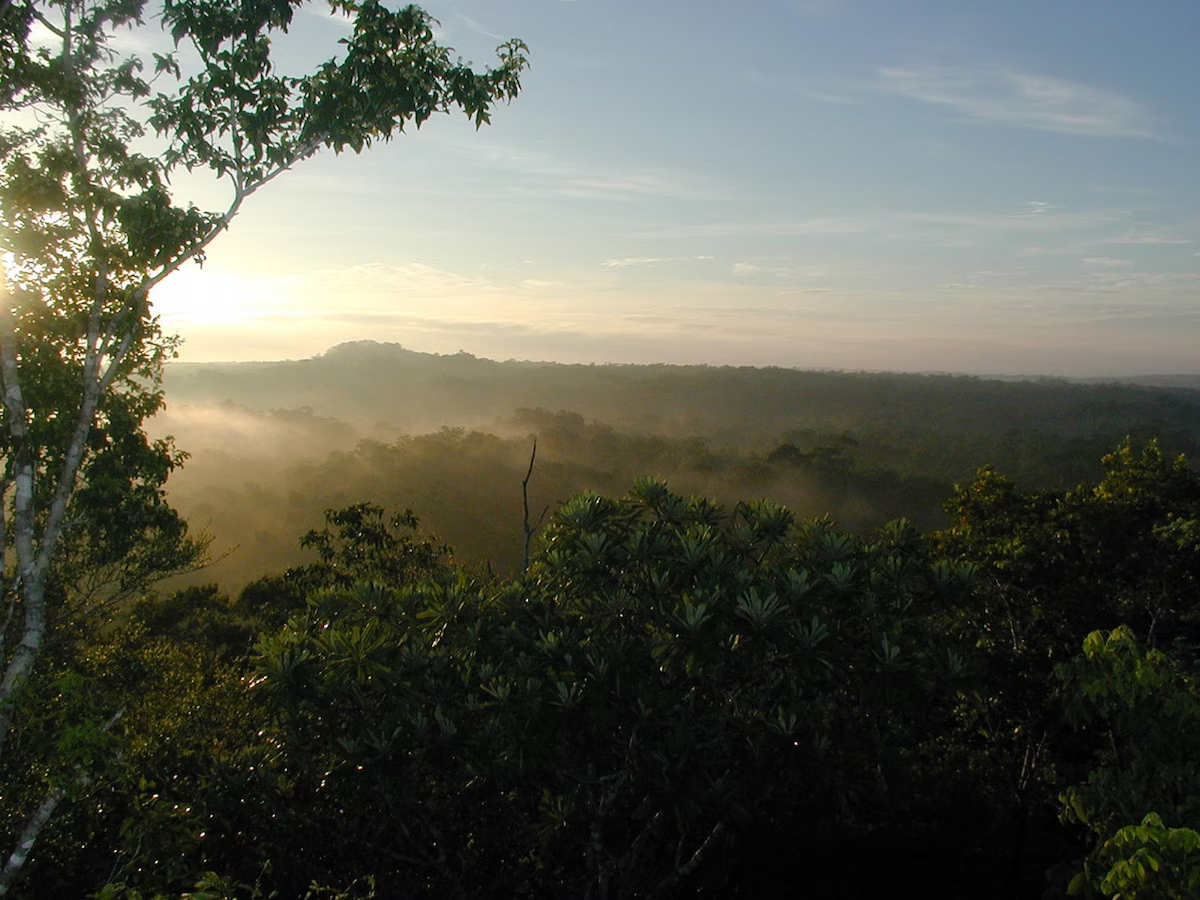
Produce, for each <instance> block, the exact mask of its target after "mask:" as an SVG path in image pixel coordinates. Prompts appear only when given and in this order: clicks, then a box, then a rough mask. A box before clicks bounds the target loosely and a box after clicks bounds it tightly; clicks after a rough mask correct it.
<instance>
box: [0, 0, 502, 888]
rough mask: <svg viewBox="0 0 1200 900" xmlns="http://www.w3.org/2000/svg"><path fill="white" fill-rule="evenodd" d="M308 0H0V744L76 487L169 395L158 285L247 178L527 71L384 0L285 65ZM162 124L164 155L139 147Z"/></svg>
mask: <svg viewBox="0 0 1200 900" xmlns="http://www.w3.org/2000/svg"><path fill="white" fill-rule="evenodd" d="M304 2H305V0H166V2H164V3H163V4H162V5H161V6H160V7H156V8H154V9H152V10H148V8H147V4H146V3H145V2H144V0H0V113H3V123H2V125H0V254H2V259H3V268H4V272H3V282H2V284H0V390H2V392H3V406H2V409H0V458H2V460H3V469H2V472H0V507H2V508H3V510H4V516H3V520H2V521H3V533H2V534H0V546H3V547H4V549H5V551H6V553H5V563H6V565H5V566H4V569H3V573H2V584H0V596H2V597H3V612H2V616H3V618H0V625H2V626H3V631H2V632H0V637H2V638H3V639H4V641H3V644H0V661H2V663H3V667H4V672H3V676H2V679H0V754H3V752H4V745H5V739H6V738H7V736H8V734H9V732H10V729H11V726H12V723H13V718H14V715H15V713H16V711H17V709H18V707H19V704H20V698H21V690H22V686H23V685H25V684H26V683H27V682H28V680H29V678H30V676H31V674H32V673H33V671H34V668H35V665H36V663H37V660H38V658H39V655H40V654H41V653H42V651H43V646H44V643H45V640H46V635H47V631H48V629H50V628H52V626H53V622H52V621H51V617H50V611H49V610H48V605H47V585H48V581H49V579H50V578H51V575H52V572H53V569H54V565H55V561H56V557H57V555H58V554H59V551H60V549H61V547H62V545H63V541H64V536H67V535H69V533H70V532H71V531H72V529H73V527H74V523H75V522H76V521H77V516H76V513H77V511H78V507H79V504H78V503H76V502H75V501H76V500H77V498H78V497H79V495H80V488H81V487H84V486H89V485H92V484H94V483H95V481H96V480H97V479H98V478H99V475H100V473H99V471H98V470H96V471H93V468H92V466H93V464H94V463H95V461H96V460H97V459H100V458H102V457H103V454H102V452H101V451H103V450H104V448H105V447H106V446H110V445H112V444H113V443H114V442H117V438H118V437H120V436H121V435H124V436H126V437H127V436H128V435H130V434H140V428H141V423H142V421H143V420H144V419H145V418H146V417H148V416H151V415H153V414H154V413H155V411H157V410H158V409H159V408H160V407H161V405H162V394H161V391H160V390H159V379H160V375H161V372H162V366H163V364H164V362H165V361H166V360H167V359H169V358H170V357H171V356H172V355H173V353H174V351H175V347H176V341H175V339H174V338H172V337H169V336H166V335H164V334H163V332H162V331H161V329H160V326H159V323H158V320H157V319H156V318H155V317H154V315H153V312H152V307H151V303H150V295H151V291H152V290H153V288H154V287H155V286H156V285H158V284H159V283H160V282H162V281H163V280H164V279H165V278H166V277H168V276H169V275H170V274H171V273H172V272H174V271H176V270H177V269H178V268H179V267H180V266H182V265H183V264H185V263H186V262H188V261H189V260H198V261H202V260H203V259H204V255H205V253H206V252H207V250H208V248H209V246H210V244H211V243H212V242H213V241H214V240H215V239H216V238H217V236H218V235H220V234H221V233H222V232H223V231H224V230H225V229H226V228H227V227H228V226H229V224H230V221H231V220H232V219H233V217H234V216H235V215H236V214H237V212H238V210H239V209H240V208H241V206H242V204H243V203H244V202H245V201H246V200H247V198H249V197H250V196H251V195H253V194H254V193H255V192H256V191H258V190H259V189H260V188H261V187H263V186H264V185H266V184H267V183H269V182H270V181H272V180H274V179H275V178H277V177H278V176H279V175H281V174H282V173H283V172H286V171H287V170H289V169H291V168H292V167H294V166H295V165H297V164H298V163H300V162H302V161H304V160H306V159H308V158H309V157H311V156H313V155H314V154H315V153H317V152H318V151H319V150H321V149H332V150H334V151H335V152H341V151H344V150H353V151H355V152H358V151H361V150H363V149H365V148H367V147H369V146H370V145H371V144H372V143H373V142H374V141H378V140H384V141H386V140H388V139H390V138H391V137H393V136H395V135H396V134H398V133H400V132H402V131H404V129H405V127H406V126H407V125H410V124H411V125H414V126H420V125H421V124H422V123H423V122H425V121H426V120H427V119H429V118H430V117H431V116H432V115H434V114H435V113H442V112H449V111H451V110H453V109H455V108H457V109H461V110H462V111H463V112H464V113H466V115H467V116H468V117H470V118H471V119H472V120H473V121H474V122H475V123H476V126H477V127H478V126H480V125H482V124H484V123H486V122H488V120H489V114H490V111H491V109H492V107H493V106H494V105H495V104H496V103H497V102H499V101H501V100H509V99H511V98H513V97H514V96H515V95H516V94H517V92H518V91H519V89H520V76H521V73H522V72H523V70H524V68H525V65H526V57H525V52H526V48H525V45H524V44H523V43H522V42H520V41H516V40H513V41H509V42H507V43H505V44H503V45H501V47H500V48H499V49H498V56H499V62H498V65H497V66H496V67H495V68H491V69H487V70H486V71H483V72H476V71H474V70H473V69H471V68H470V66H469V65H466V64H464V63H462V62H461V61H459V60H457V59H456V58H454V57H453V56H452V51H451V50H450V49H449V48H446V47H443V46H440V45H439V44H438V43H437V42H436V41H435V39H434V34H433V26H434V25H435V24H436V23H435V22H434V20H433V19H432V18H431V17H430V15H429V14H428V13H426V12H425V11H423V10H422V9H420V8H418V7H415V6H405V7H403V8H400V9H398V10H395V11H393V10H390V9H388V8H386V7H385V6H384V5H382V4H381V3H379V2H376V0H329V7H330V12H331V13H336V14H340V15H343V16H346V17H349V18H350V19H352V21H353V28H352V31H351V33H350V36H349V37H347V38H346V39H344V40H343V41H342V44H343V46H342V48H341V50H340V52H339V53H338V55H337V56H336V57H334V58H331V59H330V60H329V61H328V62H325V63H323V64H322V65H320V66H318V67H317V68H316V69H315V71H313V72H311V73H310V74H307V75H303V76H300V77H292V76H286V75H283V74H280V73H279V72H278V71H277V69H276V67H275V65H274V61H273V58H272V38H273V37H274V36H276V35H277V34H278V33H280V32H286V31H287V30H288V28H289V26H290V24H291V23H292V20H293V17H294V15H295V13H296V11H297V10H298V9H299V8H300V7H301V6H302V5H303V3H304ZM147 18H153V19H155V20H157V21H159V22H160V23H161V25H162V27H163V28H164V29H165V30H166V32H167V33H168V34H169V35H170V37H171V39H172V40H173V42H174V46H175V50H174V51H171V52H165V53H149V54H144V55H138V54H134V55H127V54H126V53H125V52H124V48H125V47H127V46H129V43H128V42H125V43H120V42H118V41H115V40H114V36H115V35H117V34H118V33H119V32H120V31H122V30H126V29H132V28H140V27H144V26H145V21H146V20H147ZM151 133H153V134H155V135H157V137H158V138H159V139H160V140H161V141H163V142H164V143H163V146H164V149H163V150H162V152H161V153H158V154H157V155H148V154H147V153H146V152H144V151H143V150H142V149H141V148H144V147H146V146H147V145H148V142H147V141H145V140H143V138H145V137H147V136H148V135H150V134H151ZM180 169H187V170H201V171H207V172H208V173H210V174H212V175H214V176H215V177H217V178H220V179H222V180H223V181H224V182H225V183H226V184H227V185H228V188H229V202H228V205H227V206H226V207H225V208H224V209H223V210H219V211H202V210H199V209H197V208H195V207H194V206H190V205H184V204H182V203H181V202H179V201H178V199H177V198H176V197H175V196H174V195H173V193H172V188H171V178H172V175H174V174H176V173H177V172H178V171H179V170H180ZM110 432H121V435H113V434H110ZM147 447H148V448H149V450H150V451H151V453H150V455H151V456H152V457H155V458H156V459H157V463H153V464H151V465H150V468H151V469H153V468H154V465H157V466H158V467H159V469H160V473H161V469H162V467H166V469H167V470H169V468H170V466H171V465H173V464H174V462H175V461H177V457H176V456H175V454H174V452H173V450H172V448H171V447H170V445H169V444H165V443H159V444H151V445H147ZM109 458H110V459H111V458H112V457H111V455H110V457H109ZM143 462H145V460H143ZM151 462H153V461H151ZM123 477H124V478H125V481H126V482H127V483H129V484H130V485H131V486H133V487H137V486H139V485H143V484H146V483H151V482H153V480H154V477H155V476H154V474H153V472H150V471H139V470H138V469H136V468H135V469H134V470H132V471H127V472H125V473H124V476H123ZM159 483H160V484H161V479H160V480H159ZM32 837H33V838H35V837H36V829H35V830H34V832H33V835H32ZM27 839H28V840H27ZM31 840H32V838H29V835H28V834H27V835H26V837H25V838H23V839H22V844H23V847H24V849H23V850H22V851H18V853H17V854H14V856H13V858H12V860H11V861H10V864H9V867H8V868H6V869H5V874H4V876H3V877H2V879H0V894H2V893H3V892H4V890H5V886H6V885H7V883H8V880H9V879H10V878H11V872H12V871H16V870H19V868H20V865H21V863H22V862H23V860H24V855H22V854H23V853H27V852H28V845H29V842H30V841H31ZM14 867H15V868H14Z"/></svg>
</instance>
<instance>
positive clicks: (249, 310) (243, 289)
mask: <svg viewBox="0 0 1200 900" xmlns="http://www.w3.org/2000/svg"><path fill="white" fill-rule="evenodd" d="M153 302H154V311H155V313H157V314H158V315H159V316H161V317H162V322H163V326H164V328H166V329H167V330H168V331H170V330H175V329H179V328H182V327H185V326H187V325H241V326H244V325H247V324H249V323H250V322H252V321H254V320H256V319H258V318H260V317H261V316H263V315H264V314H268V313H269V312H271V311H273V310H274V309H276V308H278V307H279V306H281V305H282V303H281V298H280V296H279V294H278V292H277V290H276V289H275V288H274V287H273V286H272V285H271V284H270V283H269V282H266V281H263V280H258V279H251V278H246V277H244V276H239V275H235V274H232V273H229V272H220V271H213V270H211V269H203V270H202V269H200V268H199V267H198V266H189V267H187V268H185V269H181V270H180V271H178V272H176V273H174V274H173V275H171V276H170V277H169V278H167V280H166V281H164V282H163V283H162V284H160V285H159V286H158V287H156V288H155V289H154V293H153Z"/></svg>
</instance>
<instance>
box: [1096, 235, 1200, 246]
mask: <svg viewBox="0 0 1200 900" xmlns="http://www.w3.org/2000/svg"><path fill="white" fill-rule="evenodd" d="M1104 243H1106V244H1190V243H1191V241H1190V240H1188V239H1187V238H1181V237H1175V236H1174V235H1170V234H1152V233H1142V234H1126V235H1122V236H1121V237H1112V238H1105V239H1104Z"/></svg>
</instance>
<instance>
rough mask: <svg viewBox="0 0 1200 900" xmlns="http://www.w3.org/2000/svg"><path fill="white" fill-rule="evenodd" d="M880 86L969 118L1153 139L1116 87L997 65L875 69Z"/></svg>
mask: <svg viewBox="0 0 1200 900" xmlns="http://www.w3.org/2000/svg"><path fill="white" fill-rule="evenodd" d="M879 75H880V77H881V79H882V81H881V82H880V83H879V85H878V86H879V88H880V89H881V90H884V91H887V92H889V93H893V94H899V95H900V96H903V97H908V98H910V99H912V100H919V101H922V102H925V103H932V104H937V105H940V106H947V107H950V108H952V109H954V110H957V111H958V112H959V113H960V114H962V115H964V116H965V117H966V118H967V119H969V120H975V121H980V122H991V123H997V124H1002V125H1013V126H1016V127H1020V128H1031V129H1035V130H1039V131H1051V132H1057V133H1060V134H1073V135H1080V136H1083V137H1125V138H1154V137H1157V135H1156V134H1155V132H1154V130H1153V128H1152V123H1151V121H1150V117H1149V116H1148V115H1147V114H1146V113H1145V111H1144V110H1143V109H1142V108H1141V106H1140V105H1139V104H1138V103H1137V102H1135V101H1134V100H1131V99H1129V98H1128V97H1125V96H1123V95H1121V94H1118V93H1116V92H1115V91H1109V90H1105V89H1104V88H1097V87H1091V86H1089V85H1084V84H1078V83H1076V82H1073V81H1067V80H1065V79H1061V78H1051V77H1048V76H1045V75H1033V74H1029V73H1026V72H1017V71H1014V70H1012V69H1006V68H1003V67H1001V66H977V67H970V66H910V67H891V68H882V69H880V70H879Z"/></svg>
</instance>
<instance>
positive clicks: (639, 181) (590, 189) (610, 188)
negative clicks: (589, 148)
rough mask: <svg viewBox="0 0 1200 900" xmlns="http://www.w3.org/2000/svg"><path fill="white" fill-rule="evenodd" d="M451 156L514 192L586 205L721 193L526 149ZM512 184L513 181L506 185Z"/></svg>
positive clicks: (688, 180)
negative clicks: (486, 171) (494, 175)
mask: <svg viewBox="0 0 1200 900" xmlns="http://www.w3.org/2000/svg"><path fill="white" fill-rule="evenodd" d="M451 148H452V150H453V151H454V152H456V153H458V154H460V155H462V156H464V157H467V158H468V159H471V160H474V161H475V162H477V163H479V164H481V165H484V166H487V167H489V168H491V169H495V170H500V171H501V172H503V173H504V174H505V175H508V176H513V175H516V176H519V177H520V179H522V180H521V181H518V182H515V183H514V184H515V189H516V190H518V191H521V192H526V193H528V192H534V193H543V194H548V195H558V196H564V197H573V198H576V199H584V200H637V199H644V198H666V199H674V200H712V199H719V198H723V197H724V196H725V195H724V193H723V192H722V191H720V190H719V189H717V188H715V187H714V186H713V185H712V184H709V183H707V182H705V181H703V180H701V179H698V178H696V177H694V176H692V175H690V174H688V173H685V172H681V171H675V170H666V169H661V168H654V167H648V166H639V167H634V168H627V169H614V168H612V167H610V166H605V165H603V164H600V163H594V162H592V161H589V160H570V159H565V158H563V157H562V156H560V155H558V154H555V153H551V152H546V151H542V150H537V149H534V148H529V147H519V146H514V145H506V144H500V143H496V142H490V141H489V142H481V141H455V142H453V143H452V144H451ZM506 180H509V181H510V182H511V179H506Z"/></svg>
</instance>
